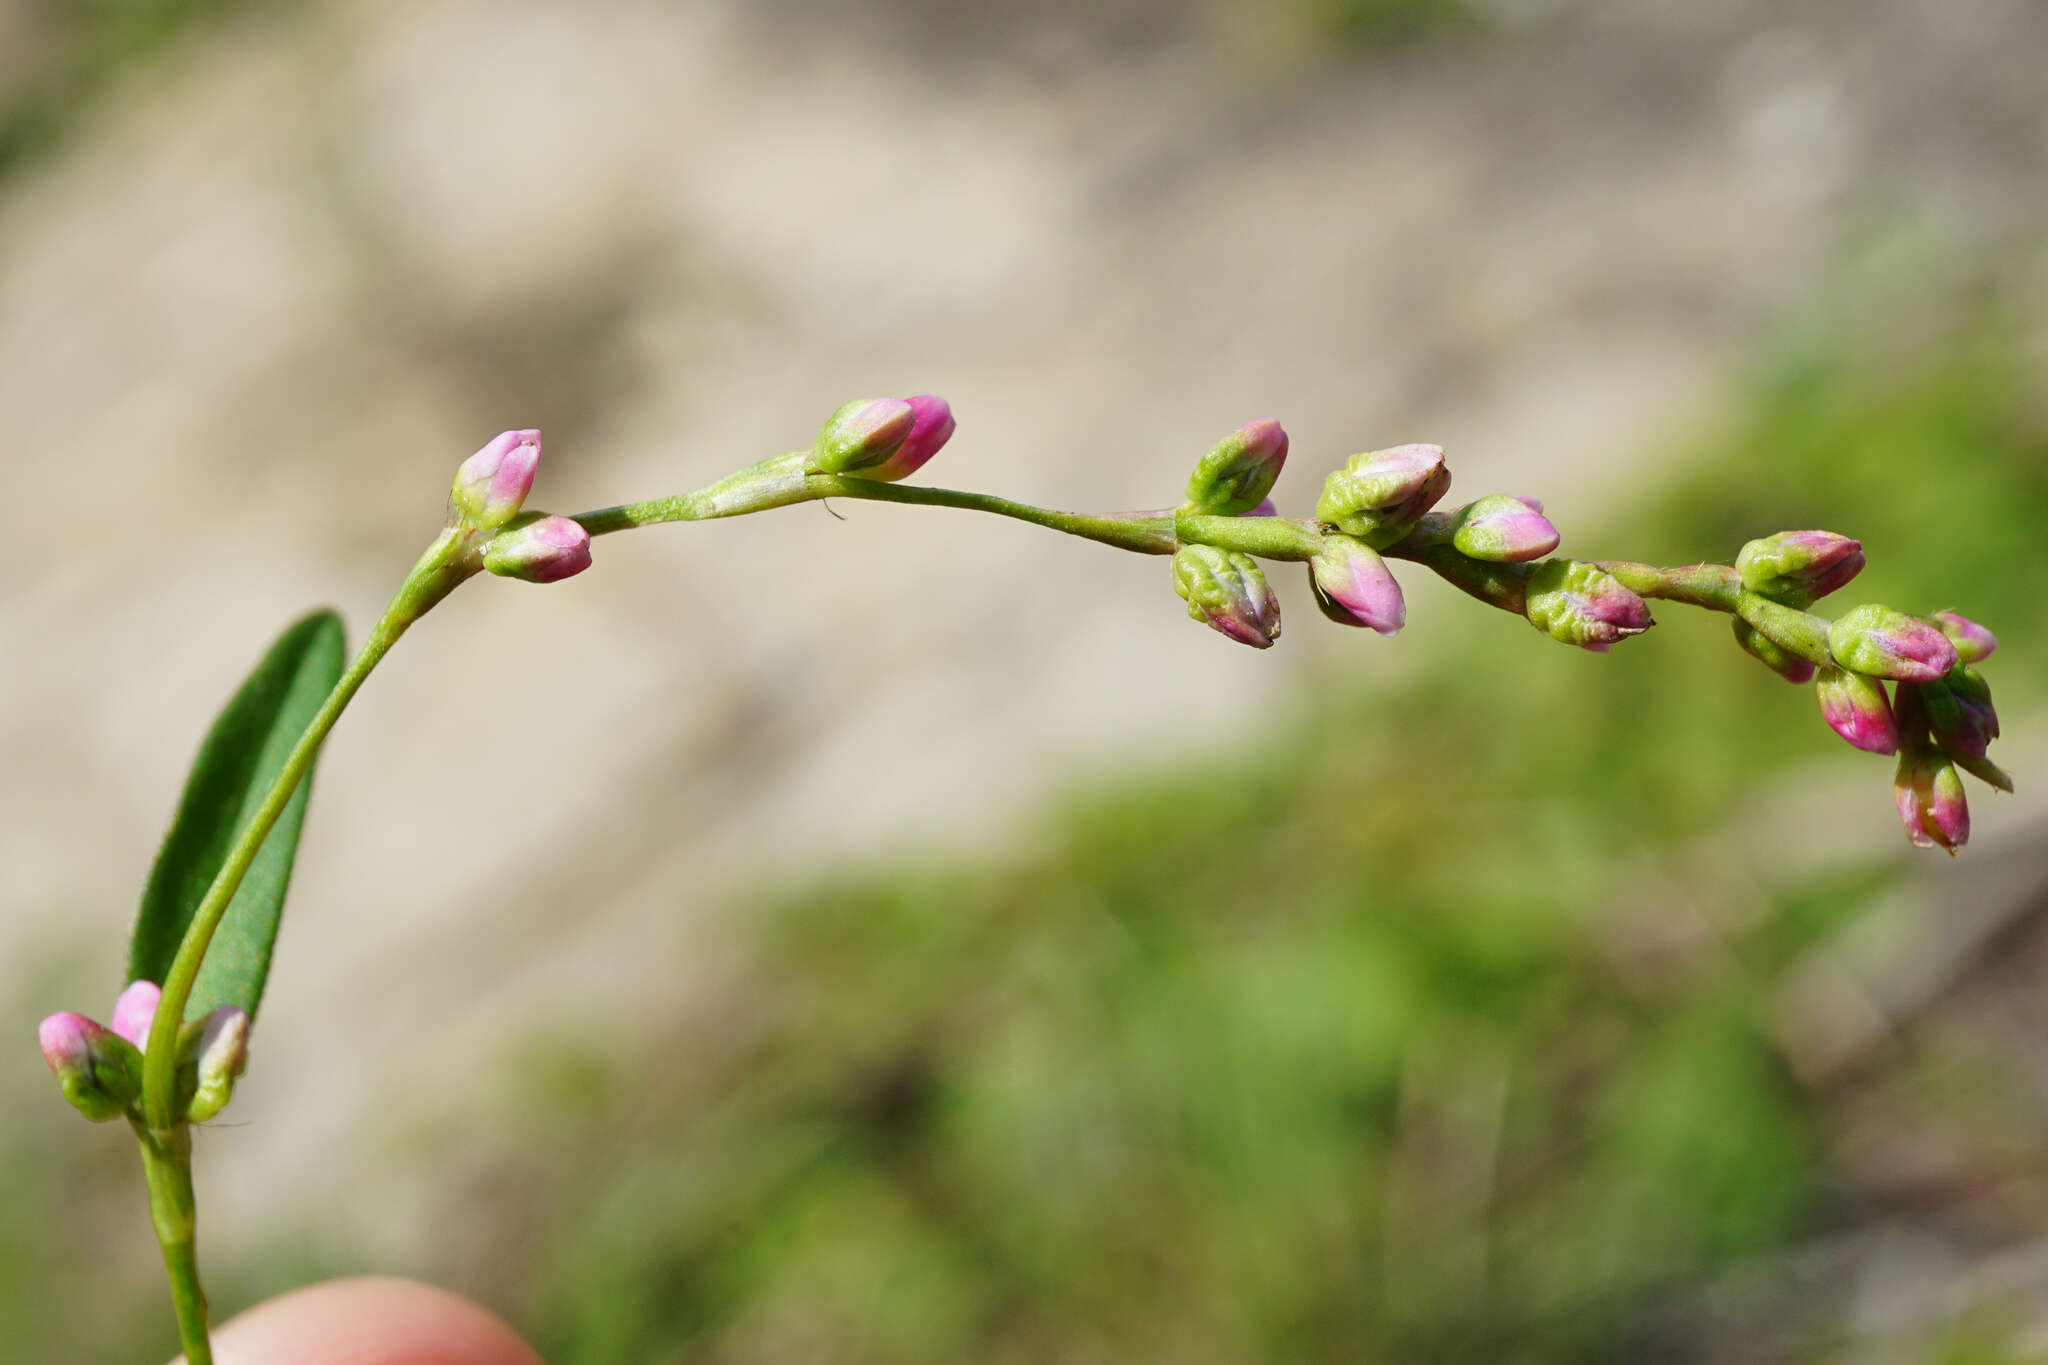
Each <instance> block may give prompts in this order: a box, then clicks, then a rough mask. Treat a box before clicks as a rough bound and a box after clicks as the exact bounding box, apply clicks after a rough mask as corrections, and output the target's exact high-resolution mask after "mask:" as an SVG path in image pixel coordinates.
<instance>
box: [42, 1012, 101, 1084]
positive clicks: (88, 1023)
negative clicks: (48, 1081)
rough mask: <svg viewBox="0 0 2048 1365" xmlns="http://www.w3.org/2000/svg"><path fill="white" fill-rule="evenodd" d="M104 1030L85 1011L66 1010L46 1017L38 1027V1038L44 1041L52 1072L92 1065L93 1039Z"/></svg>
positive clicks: (44, 1049)
mask: <svg viewBox="0 0 2048 1365" xmlns="http://www.w3.org/2000/svg"><path fill="white" fill-rule="evenodd" d="M105 1032H106V1030H105V1029H103V1028H101V1027H100V1026H99V1025H98V1024H96V1023H94V1022H93V1021H92V1020H90V1019H88V1018H86V1017H85V1016H84V1015H82V1014H74V1013H72V1012H71V1011H70V1010H65V1011H64V1012H62V1013H61V1014H53V1015H51V1016H50V1017H49V1018H47V1019H45V1020H43V1022H42V1025H41V1026H40V1027H39V1028H37V1029H36V1040H37V1041H38V1042H39V1043H41V1044H42V1047H43V1060H44V1061H46V1062H48V1063H49V1064H50V1070H51V1072H52V1073H53V1074H55V1075H57V1076H60V1077H61V1076H63V1075H64V1074H66V1073H67V1072H73V1071H82V1070H85V1069H86V1068H88V1067H90V1066H91V1065H92V1045H93V1040H94V1039H95V1038H97V1037H99V1036H100V1035H101V1034H103V1033H105Z"/></svg>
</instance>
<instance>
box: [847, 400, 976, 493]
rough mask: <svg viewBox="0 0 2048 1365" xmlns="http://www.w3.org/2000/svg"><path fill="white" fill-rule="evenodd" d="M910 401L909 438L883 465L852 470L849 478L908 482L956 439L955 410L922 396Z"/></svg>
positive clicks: (904, 440) (940, 401)
mask: <svg viewBox="0 0 2048 1365" xmlns="http://www.w3.org/2000/svg"><path fill="white" fill-rule="evenodd" d="M907 401H908V402H909V404H910V412H911V423H910V434H909V435H908V436H906V437H904V438H903V444H902V445H900V446H897V447H896V452H895V453H894V454H893V455H891V456H889V458H888V459H886V460H883V461H882V462H881V463H880V464H877V465H870V466H869V467H867V468H866V469H859V470H853V469H849V470H848V471H847V472H848V473H849V474H859V475H860V477H861V478H863V479H873V480H875V481H876V482H877V483H894V482H896V481H897V480H898V479H907V478H909V477H910V476H911V475H912V474H915V473H916V472H917V471H918V470H920V469H922V468H924V466H925V464H926V462H927V461H929V460H930V459H931V457H932V456H934V455H936V454H938V453H939V451H940V449H941V448H942V447H943V446H944V445H945V444H946V442H948V441H950V440H952V439H953V428H954V425H955V423H954V421H953V409H952V407H951V406H950V405H948V404H947V402H946V400H945V399H943V398H934V397H933V396H932V395H930V394H928V393H921V394H919V395H917V396H916V397H915V398H911V399H909V400H907Z"/></svg>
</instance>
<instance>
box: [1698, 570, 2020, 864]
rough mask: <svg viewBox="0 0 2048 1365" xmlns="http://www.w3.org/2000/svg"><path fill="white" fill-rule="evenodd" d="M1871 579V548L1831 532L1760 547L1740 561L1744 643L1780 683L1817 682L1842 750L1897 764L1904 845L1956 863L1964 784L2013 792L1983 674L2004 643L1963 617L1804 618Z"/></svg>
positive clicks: (1882, 612) (1966, 812)
mask: <svg viewBox="0 0 2048 1365" xmlns="http://www.w3.org/2000/svg"><path fill="white" fill-rule="evenodd" d="M1862 568H1863V547H1862V545H1860V544H1859V543H1858V542H1856V541H1854V540H1852V539H1850V538H1849V537H1847V536H1843V535H1837V534H1835V533H1833V532H1831V531H1786V532H1783V533H1781V534H1778V535H1774V536H1766V537H1764V538H1763V539H1761V540H1753V541H1751V542H1750V543H1749V544H1747V545H1745V546H1743V547H1742V552H1741V553H1740V554H1739V555H1737V556H1736V559H1735V570H1736V573H1737V574H1738V575H1739V577H1740V579H1741V590H1742V596H1741V599H1740V602H1739V604H1738V607H1737V610H1738V612H1740V613H1741V614H1740V615H1739V616H1738V618H1737V622H1736V638H1737V639H1738V640H1740V641H1741V642H1742V644H1743V647H1744V648H1746V649H1748V650H1749V652H1750V653H1751V654H1753V655H1754V656H1755V657H1756V658H1758V659H1759V660H1761V661H1762V662H1763V663H1764V664H1765V665H1766V666H1768V667H1769V668H1771V669H1772V670H1773V671H1774V672H1776V673H1778V674H1779V675H1780V676H1782V677H1784V678H1787V679H1789V680H1790V681H1793V682H1808V681H1811V682H1813V684H1814V691H1815V693H1816V695H1817V696H1818V697H1819V699H1820V711H1821V716H1822V717H1823V718H1824V719H1825V720H1826V721H1827V723H1828V726H1829V728H1831V729H1833V730H1834V732H1835V733H1836V734H1838V735H1840V736H1841V737H1842V738H1843V739H1844V740H1845V741H1847V742H1848V743H1850V744H1852V745H1854V746H1855V747H1856V748H1858V749H1861V750H1863V751H1865V752H1866V753H1873V754H1896V755H1898V760H1899V761H1898V771H1897V775H1896V777H1895V779H1894V784H1893V785H1894V792H1895V794H1896V796H1897V798H1898V808H1899V819H1900V822H1901V823H1903V824H1904V825H1905V827H1906V834H1907V836H1908V837H1909V838H1911V839H1912V841H1913V842H1914V843H1915V844H1918V845H1920V846H1921V847H1926V848H1933V847H1939V848H1944V849H1947V850H1948V851H1949V852H1950V853H1953V852H1955V851H1956V850H1957V849H1958V848H1960V847H1962V845H1963V844H1964V843H1965V842H1967V841H1968V839H1969V837H1970V807H1969V802H1968V800H1967V799H1966V798H1965V796H1964V793H1963V781H1962V776H1961V772H1969V773H1971V774H1973V775H1975V776H1976V777H1978V778H1979V779H1981V780H1982V781H1984V782H1986V783H1989V784H1990V785H1991V786H1994V787H1997V788H1998V789H2000V790H2001V791H2008V792H2009V791H2011V790H2012V779H2011V778H2010V777H2008V776H2007V775H2006V774H2005V772H2004V770H2003V769H2001V768H2000V767H1999V766H1998V765H1997V764H1995V763H1993V762H1992V761H1991V759H1990V757H1989V756H1988V754H1987V752H1986V750H1987V749H1988V747H1989V745H1990V743H1991V741H1992V740H1993V739H1996V738H1997V737H1998V713H1997V712H1996V711H1995V710H1994V709H1993V708H1992V705H1991V689H1990V687H1989V685H1988V684H1986V683H1985V681H1984V678H1983V675H1982V674H1980V673H1979V672H1978V671H1977V669H1976V667H1975V665H1976V664H1978V663H1980V662H1982V661H1983V660H1984V659H1985V658H1987V657H1988V656H1989V655H1990V654H1991V651H1992V650H1994V649H1996V648H1997V647H1998V640H1997V637H1996V636H1994V635H1992V633H1991V632H1990V631H1988V630H1986V629H1985V628H1984V627H1983V626H1980V625H1978V624H1977V623H1976V622H1975V621H1972V620H1970V619H1969V618H1967V617H1964V616H1960V615H1958V614H1956V613H1955V612H1939V613H1937V614H1935V615H1933V616H1926V617H1923V616H1912V615H1908V614H1907V613H1905V612H1902V611H1897V610H1895V609H1893V608H1891V607H1886V606H1879V605H1876V604H1874V603H1866V604H1865V605H1862V606H1859V607H1855V608H1853V609H1851V610H1849V611H1847V612H1845V613H1843V614H1842V615H1841V616H1839V617H1837V618H1836V619H1835V620H1834V621H1832V622H1829V621H1824V620H1822V619H1821V618H1819V617H1816V616H1810V615H1807V614H1806V612H1805V608H1807V607H1810V606H1812V605H1813V604H1814V603H1815V602H1817V601H1819V600H1820V599H1821V598H1823V597H1826V596H1827V595H1828V594H1829V593H1832V592H1834V591H1835V590H1836V589H1838V588H1841V587H1842V586H1844V585H1845V584H1847V583H1848V582H1849V581H1850V580H1852V579H1854V578H1855V577H1856V575H1857V574H1858V573H1859V572H1860V571H1861V570H1862ZM1887 683H1889V684H1890V685H1891V691H1890V692H1887V691H1886V684H1887ZM1959 770H1960V771H1959Z"/></svg>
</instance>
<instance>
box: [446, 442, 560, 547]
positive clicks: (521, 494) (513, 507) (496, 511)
mask: <svg viewBox="0 0 2048 1365" xmlns="http://www.w3.org/2000/svg"><path fill="white" fill-rule="evenodd" d="M539 471H540V433H539V432H538V431H531V430H529V431H506V432H501V433H499V434H498V435H497V436H496V437H494V438H493V439H492V440H491V441H490V442H489V443H488V444H486V445H485V446H484V448H483V449H481V450H479V451H477V453H476V454H474V455H472V456H470V457H469V458H468V459H467V460H464V461H463V462H462V466H461V468H459V469H457V470H456V471H455V487H454V489H453V491H451V492H450V493H449V495H448V521H449V528H450V529H451V530H452V531H454V532H455V533H457V534H458V535H461V536H463V537H465V538H466V539H467V540H468V541H469V542H470V543H471V544H472V545H473V546H474V548H475V550H476V552H477V554H478V556H479V560H480V562H481V564H482V566H483V567H484V568H486V569H488V570H490V571H491V572H492V573H494V574H497V575H498V576H499V577H501V578H518V579H523V580H525V581H526V582H528V583H555V582H559V581H560V580H562V579H564V578H569V577H572V576H574V575H576V574H579V573H582V572H583V571H584V570H585V569H587V568H589V567H590V534H589V532H587V531H585V530H584V529H583V527H582V526H580V525H578V524H577V523H576V522H574V521H572V520H570V519H569V518H568V517H557V516H550V515H548V514H546V513H542V512H524V513H522V512H521V511H520V510H519V509H520V508H521V507H523V506H525V505H526V495H527V494H528V493H530V492H532V491H533V479H534V475H535V474H537V473H538V472H539Z"/></svg>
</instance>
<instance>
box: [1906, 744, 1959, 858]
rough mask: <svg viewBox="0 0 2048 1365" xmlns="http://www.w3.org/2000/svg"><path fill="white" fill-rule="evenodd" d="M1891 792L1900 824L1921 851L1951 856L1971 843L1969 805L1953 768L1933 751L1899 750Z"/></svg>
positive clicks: (1920, 749)
mask: <svg viewBox="0 0 2048 1365" xmlns="http://www.w3.org/2000/svg"><path fill="white" fill-rule="evenodd" d="M1892 791H1893V794H1894V795H1895V796H1897V798H1898V803H1899V823H1901V824H1903V825H1904V826H1905V827H1906V835H1907V837H1908V838H1910V839H1911V840H1912V841H1913V842H1914V844H1916V845H1918V846H1919V847H1921V848H1934V847H1936V846H1937V845H1938V846H1940V847H1941V848H1945V849H1947V850H1948V851H1949V853H1950V854H1954V853H1955V851H1956V850H1957V849H1959V848H1961V847H1962V846H1963V845H1964V844H1966V843H1968V842H1970V803H1969V801H1968V799H1967V798H1966V797H1965V796H1964V795H1963V779H1962V775H1961V774H1960V773H1958V772H1957V771H1956V765H1955V764H1953V763H1951V762H1950V761H1949V760H1948V759H1946V758H1944V757H1942V755H1941V754H1939V753H1937V752H1936V751H1934V750H1932V749H1926V748H1921V747H1918V746H1913V747H1909V748H1905V749H1902V750H1900V752H1899V769H1898V775H1897V776H1896V777H1895V778H1894V779H1893V783H1892Z"/></svg>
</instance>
